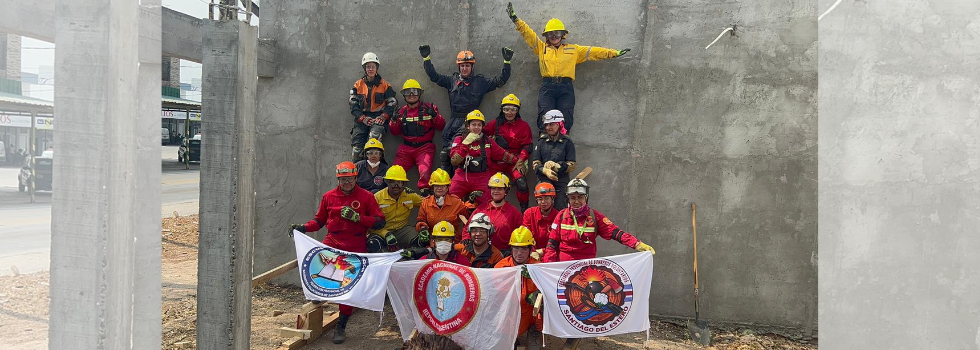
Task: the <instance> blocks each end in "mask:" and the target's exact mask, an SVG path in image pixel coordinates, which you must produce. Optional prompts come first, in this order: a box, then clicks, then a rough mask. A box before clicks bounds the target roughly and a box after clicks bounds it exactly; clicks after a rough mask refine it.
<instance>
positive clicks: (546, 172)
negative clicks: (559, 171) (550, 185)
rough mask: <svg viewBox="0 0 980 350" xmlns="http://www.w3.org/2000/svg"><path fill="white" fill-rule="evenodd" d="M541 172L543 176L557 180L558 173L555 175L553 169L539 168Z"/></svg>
mask: <svg viewBox="0 0 980 350" xmlns="http://www.w3.org/2000/svg"><path fill="white" fill-rule="evenodd" d="M541 172H542V173H544V176H547V177H548V178H549V179H551V181H558V175H555V171H554V170H551V169H548V168H541Z"/></svg>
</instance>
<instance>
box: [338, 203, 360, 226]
mask: <svg viewBox="0 0 980 350" xmlns="http://www.w3.org/2000/svg"><path fill="white" fill-rule="evenodd" d="M340 217H342V218H344V219H347V220H350V221H353V222H358V221H361V214H358V213H357V212H356V211H354V208H351V207H348V206H346V205H345V206H344V207H343V208H340Z"/></svg>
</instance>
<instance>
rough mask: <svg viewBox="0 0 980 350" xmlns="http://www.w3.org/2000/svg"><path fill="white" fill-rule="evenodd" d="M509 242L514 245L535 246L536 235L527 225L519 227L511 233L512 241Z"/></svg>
mask: <svg viewBox="0 0 980 350" xmlns="http://www.w3.org/2000/svg"><path fill="white" fill-rule="evenodd" d="M508 244H510V245H511V246H513V247H526V246H534V235H533V234H531V230H530V229H528V228H527V227H524V226H521V227H518V228H516V229H514V232H513V233H511V234H510V243H508Z"/></svg>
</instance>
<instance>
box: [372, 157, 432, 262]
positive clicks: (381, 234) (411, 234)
mask: <svg viewBox="0 0 980 350" xmlns="http://www.w3.org/2000/svg"><path fill="white" fill-rule="evenodd" d="M385 182H386V183H387V184H388V187H387V188H385V189H383V190H381V191H378V192H377V193H375V194H374V199H376V200H378V206H379V207H381V212H382V213H384V214H385V219H386V220H387V221H386V222H385V226H384V227H382V228H380V229H377V230H371V231H369V232H368V251H369V252H378V251H385V249H384V247H385V246H386V247H387V248H388V249H387V250H389V251H391V250H398V249H399V248H401V249H405V248H410V247H428V246H429V234H428V232H426V233H425V234H424V235H419V232H418V231H416V230H415V225H411V224H409V222H408V218H409V216H410V215H411V213H412V209H415V208H418V207H419V206H421V205H422V196H419V195H418V193H415V192H414V191H411V190H406V187H405V185H406V184H407V183H408V176H407V175H406V174H405V168H403V167H402V166H401V165H392V166H391V167H390V168H388V172H387V173H385ZM372 236H374V237H372ZM382 242H384V243H383V244H382Z"/></svg>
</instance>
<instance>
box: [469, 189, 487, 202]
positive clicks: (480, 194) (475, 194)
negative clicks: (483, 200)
mask: <svg viewBox="0 0 980 350" xmlns="http://www.w3.org/2000/svg"><path fill="white" fill-rule="evenodd" d="M480 197H483V191H473V192H470V195H469V196H468V197H466V199H467V200H468V201H469V202H471V203H476V199H477V198H480Z"/></svg>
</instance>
